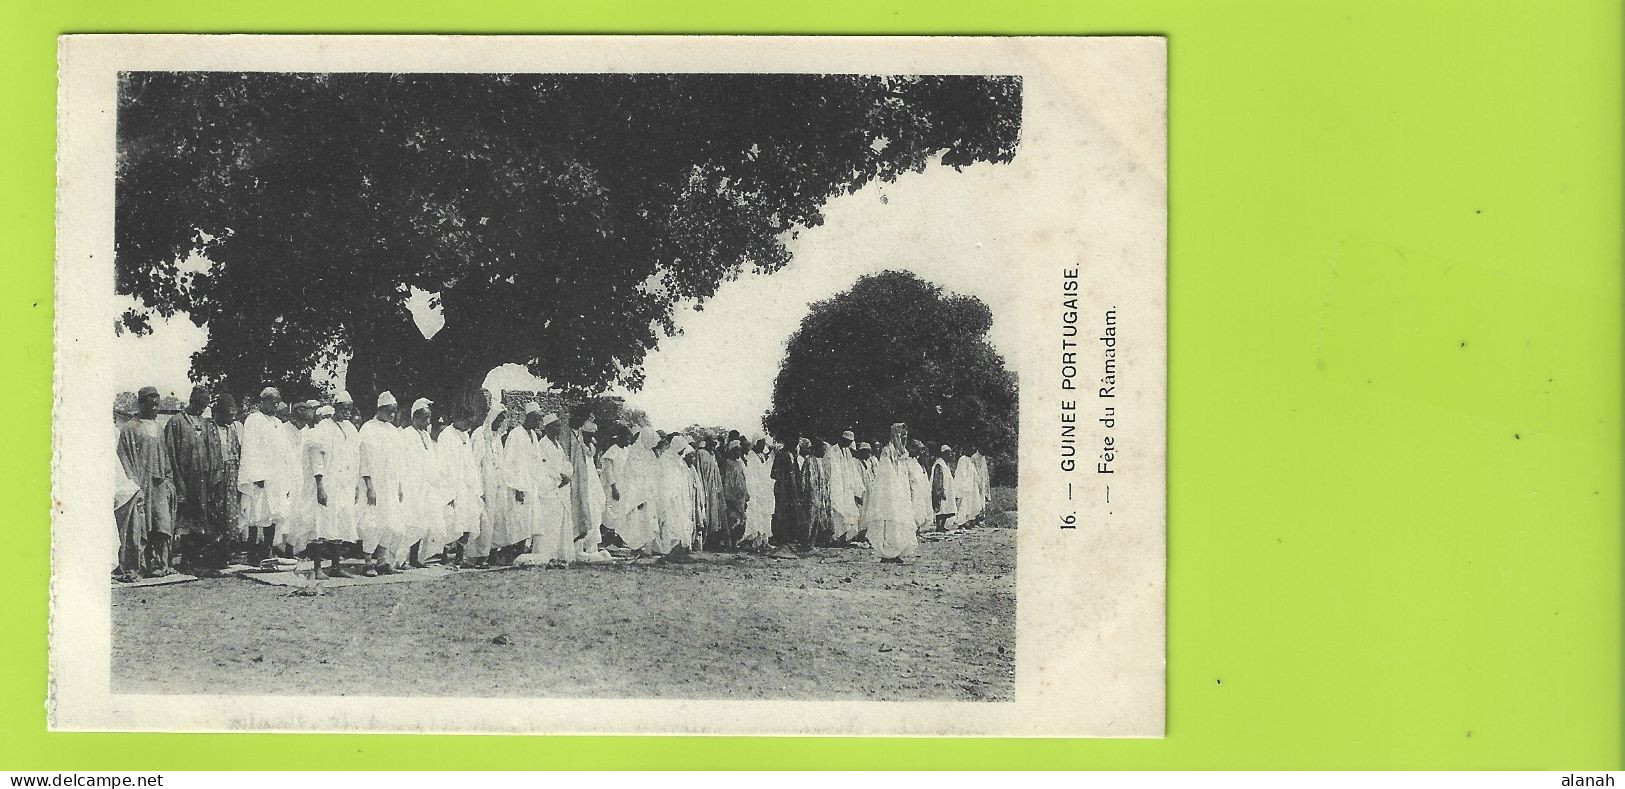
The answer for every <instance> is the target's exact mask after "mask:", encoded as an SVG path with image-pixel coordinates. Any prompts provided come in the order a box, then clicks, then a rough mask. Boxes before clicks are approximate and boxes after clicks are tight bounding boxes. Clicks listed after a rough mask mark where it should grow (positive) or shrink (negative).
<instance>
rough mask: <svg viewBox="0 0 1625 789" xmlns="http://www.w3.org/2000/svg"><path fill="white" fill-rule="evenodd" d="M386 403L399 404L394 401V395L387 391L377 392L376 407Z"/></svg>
mask: <svg viewBox="0 0 1625 789" xmlns="http://www.w3.org/2000/svg"><path fill="white" fill-rule="evenodd" d="M386 405H400V404H399V403H397V402H395V395H392V394H390V393H389V392H379V393H378V407H379V408H383V407H384V406H386Z"/></svg>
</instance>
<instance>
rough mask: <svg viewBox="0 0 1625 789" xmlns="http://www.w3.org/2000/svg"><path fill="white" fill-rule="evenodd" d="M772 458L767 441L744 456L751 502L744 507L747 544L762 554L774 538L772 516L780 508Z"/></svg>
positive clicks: (745, 542)
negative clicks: (775, 487)
mask: <svg viewBox="0 0 1625 789" xmlns="http://www.w3.org/2000/svg"><path fill="white" fill-rule="evenodd" d="M773 455H774V453H773V451H772V450H771V449H769V448H768V444H767V440H766V439H762V440H759V441H757V442H756V446H755V447H754V448H752V449H751V451H750V452H748V453H746V455H745V487H746V488H748V489H749V490H750V500H749V501H748V502H747V503H746V504H745V536H744V544H745V545H748V546H750V547H752V548H754V549H756V550H759V551H766V550H767V549H768V547H769V544H768V543H769V541H770V540H771V539H772V537H773V512H774V510H775V509H776V508H777V502H776V501H775V498H776V494H775V492H774V490H773V471H772V469H773V461H774V457H773Z"/></svg>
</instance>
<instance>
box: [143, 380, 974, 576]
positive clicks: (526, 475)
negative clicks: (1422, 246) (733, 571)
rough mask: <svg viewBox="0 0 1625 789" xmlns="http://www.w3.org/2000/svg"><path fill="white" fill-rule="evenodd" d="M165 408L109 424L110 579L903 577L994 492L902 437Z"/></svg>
mask: <svg viewBox="0 0 1625 789" xmlns="http://www.w3.org/2000/svg"><path fill="white" fill-rule="evenodd" d="M158 404H159V395H158V391H157V389H155V388H153V387H145V388H143V389H142V390H141V391H140V393H139V394H138V396H137V409H138V412H137V414H136V415H135V418H133V419H130V420H129V421H127V422H125V423H124V424H123V425H122V426H121V427H120V429H119V435H118V452H117V454H118V459H119V473H118V475H117V478H116V480H115V483H116V484H115V491H114V500H113V505H114V520H115V522H116V524H117V529H118V545H119V547H118V558H117V563H116V568H115V570H114V579H115V580H118V581H123V582H130V581H134V580H136V579H138V578H140V577H143V576H145V577H156V576H164V575H169V574H172V573H174V572H176V571H177V568H179V569H184V570H185V571H186V572H188V573H191V574H194V575H204V576H209V575H218V574H220V573H221V572H222V571H224V570H225V568H226V567H227V566H228V565H229V563H231V562H232V561H240V562H247V563H251V564H259V565H261V566H266V567H276V566H286V565H291V564H292V563H293V560H294V558H295V557H300V556H303V557H307V558H310V559H312V560H314V567H313V569H312V576H313V577H315V578H326V577H343V576H348V575H351V574H352V571H354V570H356V565H354V564H352V565H351V568H350V569H345V568H344V567H342V566H341V565H340V560H341V559H344V558H358V559H360V565H359V572H361V573H363V574H365V575H367V576H376V575H381V574H389V573H394V572H399V571H401V570H402V569H405V568H407V567H412V566H417V567H421V566H424V565H426V564H428V563H430V562H436V561H438V562H443V563H445V564H447V565H450V566H456V567H482V566H486V565H488V564H514V563H520V564H557V565H562V564H571V563H576V562H603V561H611V560H612V557H611V556H610V554H609V553H608V552H607V550H606V549H607V548H609V547H624V548H627V549H631V550H634V551H637V552H641V553H644V554H648V555H667V554H683V553H686V552H690V551H702V550H754V551H763V552H766V551H770V550H775V551H781V552H791V553H793V552H794V551H796V550H808V549H811V548H813V547H824V546H843V547H844V546H864V545H865V544H867V545H868V546H871V547H872V548H873V550H874V551H875V553H876V554H878V555H879V557H880V560H881V561H883V562H896V563H901V562H902V561H903V559H904V558H906V557H908V556H911V555H913V553H914V552H915V550H916V548H917V544H918V533H919V532H920V531H922V530H928V529H937V530H942V529H946V528H948V527H952V526H958V525H962V524H966V523H971V522H974V521H977V520H979V519H980V518H981V516H982V514H983V510H984V508H985V507H986V505H987V501H988V495H989V479H988V467H987V460H986V458H985V457H984V456H982V455H981V454H980V453H979V452H975V451H971V452H967V453H966V454H964V455H960V454H958V453H956V452H954V450H953V449H952V448H951V447H949V446H946V445H942V446H940V447H939V449H938V450H937V451H935V452H932V451H930V450H928V448H927V447H926V446H925V445H924V444H923V443H921V442H920V441H917V440H911V439H910V438H909V435H908V427H907V426H906V425H904V424H902V423H897V424H894V425H892V426H891V431H890V436H889V437H888V438H887V440H886V441H885V442H884V443H882V444H880V448H879V449H878V450H875V449H874V448H873V447H872V446H871V445H870V444H868V443H862V442H858V441H856V437H855V436H854V434H853V433H852V431H845V432H843V433H842V434H841V436H840V437H839V438H838V439H836V440H834V441H831V442H825V441H822V440H819V439H816V438H810V437H809V438H803V437H786V438H787V440H788V441H790V442H793V444H794V446H793V447H789V448H787V447H786V446H785V444H784V443H781V442H778V441H770V440H767V439H761V440H757V441H754V442H751V441H749V440H748V439H746V438H745V437H744V436H742V435H741V434H739V433H738V432H734V431H730V432H729V433H728V434H727V436H726V437H725V438H718V439H712V438H707V437H703V436H690V435H687V434H685V433H681V432H675V433H667V432H665V431H658V430H654V429H652V428H649V427H647V426H635V425H634V426H628V425H621V424H618V423H612V424H609V425H605V429H604V430H603V431H600V430H599V426H598V425H597V424H596V422H595V420H594V417H593V415H592V412H591V411H590V410H589V409H587V408H586V407H584V406H583V407H577V408H574V409H572V410H571V411H570V413H569V414H568V416H567V418H561V417H560V416H559V415H557V414H552V413H545V412H544V411H543V410H542V408H541V407H540V406H538V405H537V404H536V403H535V402H529V403H527V404H526V406H525V411H524V414H523V416H522V417H520V418H514V417H513V415H512V414H511V412H509V411H508V410H506V409H502V408H498V409H496V410H495V411H494V413H490V414H485V413H479V414H476V413H472V412H463V413H457V414H456V416H455V419H453V420H452V421H451V422H450V423H449V424H446V423H444V421H442V422H441V423H440V424H436V423H435V404H434V403H433V402H432V401H430V400H428V399H419V400H416V401H415V402H413V403H412V404H411V406H410V408H408V409H404V410H403V409H401V408H400V403H398V402H397V401H396V399H395V397H394V396H393V395H391V394H390V393H389V392H384V393H382V394H380V395H379V396H378V398H377V401H376V404H375V407H374V410H373V416H372V418H370V419H366V420H365V421H362V420H361V419H359V418H358V415H357V411H356V408H355V403H354V402H353V401H352V400H351V398H350V397H349V396H348V395H347V394H345V393H342V392H341V393H339V394H338V395H337V396H336V397H334V398H333V400H332V402H330V403H321V402H318V401H315V400H307V401H303V402H298V403H293V404H289V403H285V402H283V400H282V397H281V394H280V392H279V391H278V390H277V389H275V388H273V387H267V388H265V389H264V390H263V391H262V392H261V393H260V395H259V397H258V398H257V403H255V405H254V407H253V408H249V409H244V413H242V414H241V415H240V414H239V413H238V411H237V407H236V402H235V401H234V400H233V398H232V397H231V396H230V395H224V394H222V395H218V396H213V397H211V395H210V393H209V391H208V390H207V389H205V388H204V387H196V388H194V389H193V390H192V392H191V398H190V402H189V404H188V406H187V408H186V409H185V410H184V411H183V412H182V413H179V414H176V415H175V416H173V417H172V418H171V419H170V420H169V421H168V423H166V424H164V425H162V426H160V425H159V423H158V421H157V414H158ZM324 562H325V563H326V569H324V566H323V565H324Z"/></svg>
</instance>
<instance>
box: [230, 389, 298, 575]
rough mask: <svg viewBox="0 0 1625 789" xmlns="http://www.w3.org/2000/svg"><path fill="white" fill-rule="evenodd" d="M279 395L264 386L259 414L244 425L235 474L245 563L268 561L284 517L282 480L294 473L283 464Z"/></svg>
mask: <svg viewBox="0 0 1625 789" xmlns="http://www.w3.org/2000/svg"><path fill="white" fill-rule="evenodd" d="M281 402H282V394H281V393H280V392H278V391H277V390H276V388H275V387H271V386H267V387H265V389H264V390H262V391H261V392H260V401H259V408H258V410H256V411H254V412H253V413H251V414H249V415H248V419H247V420H246V421H244V422H243V436H242V438H243V460H242V465H241V466H240V467H239V468H238V470H237V489H238V490H239V491H240V492H241V493H242V494H243V497H242V508H243V511H242V522H243V525H244V526H245V527H246V528H247V529H248V560H249V561H250V562H252V563H258V562H263V561H265V560H267V559H269V558H270V556H271V547H272V546H273V545H275V544H276V528H277V524H278V523H279V522H281V521H282V520H283V519H284V518H285V517H286V515H287V505H288V497H287V494H286V490H287V482H286V481H285V477H286V476H288V475H290V474H291V473H292V472H293V469H292V468H290V467H289V465H288V464H287V462H286V454H287V447H288V442H287V439H286V438H283V436H282V430H283V429H284V425H283V424H282V421H281V420H279V419H277V418H276V416H275V414H276V411H277V405H278V404H280V403H281Z"/></svg>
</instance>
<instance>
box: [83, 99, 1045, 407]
mask: <svg viewBox="0 0 1625 789" xmlns="http://www.w3.org/2000/svg"><path fill="white" fill-rule="evenodd" d="M1020 92H1021V85H1020V80H1019V78H1017V77H960V76H906V77H896V76H874V77H868V76H843V75H668V74H634V75H602V74H595V75H531V74H523V75H522V74H514V75H491V74H264V73H253V74H239V73H222V72H208V73H203V72H181V73H148V72H138V73H129V74H126V75H124V76H123V78H122V82H121V85H120V93H119V115H118V145H119V151H118V180H117V208H116V228H115V233H116V243H117V247H116V251H117V266H116V267H117V272H118V290H119V292H120V293H124V294H130V295H133V296H135V297H137V299H138V300H139V302H140V303H141V304H142V305H143V308H142V309H137V310H131V311H130V312H129V313H127V314H126V315H125V316H124V318H123V321H124V325H125V327H126V328H128V329H130V330H133V331H136V332H142V331H145V330H147V327H148V321H149V319H150V311H156V312H157V313H158V314H160V315H163V316H166V317H168V316H171V315H174V314H176V313H184V314H185V315H187V316H188V317H189V318H190V319H191V320H192V321H194V322H196V323H197V324H199V325H204V324H207V326H208V328H209V340H208V343H207V345H206V346H205V347H204V349H203V350H202V351H201V352H199V353H198V354H197V355H196V356H195V357H194V358H193V360H192V371H193V374H194V376H195V377H197V378H199V379H201V380H205V381H209V382H213V383H219V384H224V385H226V386H228V387H230V388H232V389H233V390H234V391H247V390H250V389H254V388H257V387H258V386H259V385H260V384H261V383H263V382H266V381H277V382H284V383H287V384H293V385H294V386H296V387H297V386H298V385H299V384H300V383H301V382H307V383H308V381H309V380H310V377H311V374H312V372H313V370H315V369H316V368H318V367H319V366H322V365H326V364H332V363H333V362H334V360H336V359H338V358H340V357H342V356H348V357H349V367H348V375H347V380H346V382H345V383H346V385H347V386H348V388H349V389H350V391H351V393H352V394H354V395H356V396H357V398H358V399H361V398H367V397H370V395H371V394H373V393H376V392H377V391H378V390H380V389H385V388H388V389H392V390H394V391H396V393H397V394H401V393H403V392H405V393H407V394H410V395H412V396H416V395H418V394H427V395H429V396H431V397H440V398H445V397H449V396H452V395H453V394H457V395H458V396H470V397H471V396H472V392H473V390H474V389H475V388H476V387H478V385H479V380H478V379H479V378H480V377H481V376H483V375H484V373H485V371H487V370H489V369H491V368H492V367H494V366H496V365H498V364H502V363H506V362H519V363H525V364H528V365H529V366H530V368H531V370H532V371H533V372H535V373H536V374H538V375H541V376H544V377H546V378H548V379H549V380H551V381H552V382H554V383H555V384H556V385H559V386H561V387H563V388H564V389H566V390H567V391H572V392H577V393H580V394H587V393H591V392H595V391H600V390H602V389H603V388H604V387H606V386H608V385H610V384H613V383H619V384H622V385H625V386H628V387H630V388H634V389H635V388H637V387H638V386H639V385H640V383H641V381H642V371H641V362H642V360H643V357H644V354H645V352H646V351H648V350H649V349H650V348H652V347H654V345H655V343H656V342H657V341H658V339H659V336H660V335H661V333H662V332H667V333H669V332H670V331H672V326H673V308H674V304H676V303H677V302H678V301H680V300H684V299H693V300H697V301H699V302H703V300H704V299H705V298H706V297H708V296H710V295H712V294H713V293H714V292H715V291H716V289H717V287H718V286H719V285H720V283H721V282H723V281H725V280H726V279H729V278H731V277H734V276H737V274H738V273H739V272H740V271H742V270H744V269H745V268H747V267H749V268H753V269H755V270H757V271H763V272H770V271H774V270H776V269H778V268H780V267H782V266H783V265H784V264H785V263H786V262H788V254H787V252H786V250H785V247H784V243H783V242H784V239H785V237H786V236H787V235H793V234H794V233H795V232H796V230H797V229H798V228H803V227H813V226H817V225H819V224H820V223H821V222H822V217H821V215H820V210H821V208H822V207H823V205H824V204H825V203H826V202H827V201H828V200H829V199H831V198H832V197H834V196H836V195H838V194H842V193H850V192H852V191H854V190H856V189H857V188H859V187H861V186H863V185H864V184H866V183H869V182H871V181H873V180H875V179H880V180H883V181H890V180H893V179H895V178H897V177H898V175H900V174H902V173H904V172H908V171H918V170H921V169H923V168H924V167H925V166H927V164H928V163H930V162H932V161H933V160H935V159H936V158H937V157H940V159H941V162H942V163H943V164H945V165H947V166H952V167H956V168H958V167H963V166H965V165H967V164H970V163H973V162H1007V161H1009V160H1010V159H1011V158H1012V157H1013V156H1014V155H1015V151H1016V145H1017V139H1018V136H1019V131H1020V118H1021V93H1020ZM194 254H196V255H200V256H202V257H204V258H206V259H207V260H208V261H211V262H212V263H213V264H214V265H212V266H209V267H204V266H198V265H195V264H189V263H188V261H189V260H193V257H192V256H193V255H194ZM410 288H418V289H420V290H422V291H427V292H430V293H435V294H438V304H439V306H440V307H441V309H442V310H443V314H444V317H445V326H444V328H442V329H441V330H440V331H439V332H438V333H437V334H435V335H434V337H433V338H431V339H424V338H423V337H422V335H421V334H420V332H419V331H418V329H417V327H416V326H415V325H414V323H413V321H412V317H411V314H410V312H409V310H408V309H407V307H406V299H407V297H408V293H409V289H410Z"/></svg>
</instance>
